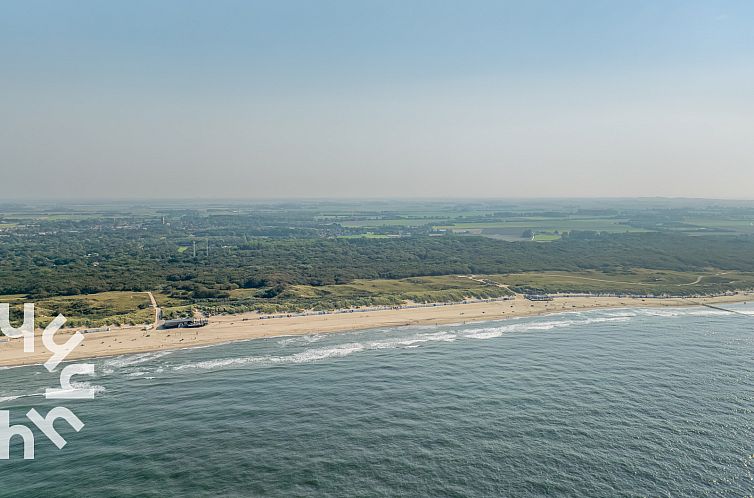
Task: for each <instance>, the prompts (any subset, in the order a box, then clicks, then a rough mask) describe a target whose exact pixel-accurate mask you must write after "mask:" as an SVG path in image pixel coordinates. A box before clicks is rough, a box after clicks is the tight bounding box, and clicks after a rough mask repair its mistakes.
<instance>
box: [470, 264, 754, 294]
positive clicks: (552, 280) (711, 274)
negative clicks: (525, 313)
mask: <svg viewBox="0 0 754 498" xmlns="http://www.w3.org/2000/svg"><path fill="white" fill-rule="evenodd" d="M485 278H488V279H490V280H493V281H496V282H500V283H502V284H505V285H508V286H510V287H511V288H514V289H518V290H520V291H525V290H527V289H529V290H536V291H542V292H591V293H601V292H626V293H631V294H672V295H692V294H707V293H716V292H723V291H725V290H732V289H754V274H753V273H743V272H719V271H705V272H699V273H690V272H674V271H657V270H645V269H634V270H626V271H624V272H620V273H618V272H612V273H606V272H599V271H582V272H576V273H574V272H531V273H516V274H511V275H487V276H485Z"/></svg>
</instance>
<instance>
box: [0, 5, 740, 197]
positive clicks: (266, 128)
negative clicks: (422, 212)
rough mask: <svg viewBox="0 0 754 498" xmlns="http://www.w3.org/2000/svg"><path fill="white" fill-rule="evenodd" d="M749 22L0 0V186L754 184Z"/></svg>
mask: <svg viewBox="0 0 754 498" xmlns="http://www.w3.org/2000/svg"><path fill="white" fill-rule="evenodd" d="M753 26H754V2H751V1H748V0H742V1H696V0H677V1H676V0H662V1H660V0H648V1H642V0H634V1H624V2H618V1H611V0H603V1H596V0H581V1H575V0H551V1H540V0H526V1H521V0H517V1H505V0H497V1H482V0H478V1H475V0H458V1H442V0H399V1H390V0H383V1H372V0H342V1H341V0H308V1H305V0H298V1H293V0H276V1H253V0H247V1H228V0H215V1H191V0H180V1H164V0H163V1H160V0H149V1H147V0H128V1H125V0H121V1H108V2H103V1H100V0H75V1H72V0H53V1H39V0H19V1H7V0H0V64H1V66H0V189H1V190H0V192H1V194H0V195H2V196H3V197H4V198H6V199H14V200H16V199H40V198H51V199H110V198H111V199H129V198H139V199H144V198H181V199H186V198H235V199H259V198H264V199H268V198H288V197H298V198H301V197H305V198H360V197H369V198H375V197H376V198H386V197H387V198H389V197H400V198H451V197H458V198H473V197H485V198H507V197H635V196H669V197H707V198H740V199H752V198H754V190H753V189H752V186H754V29H752V27H753Z"/></svg>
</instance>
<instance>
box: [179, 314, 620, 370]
mask: <svg viewBox="0 0 754 498" xmlns="http://www.w3.org/2000/svg"><path fill="white" fill-rule="evenodd" d="M627 320H630V317H627V316H614V317H594V318H583V319H570V318H569V319H565V320H550V321H544V322H529V323H520V322H519V323H515V324H510V325H500V326H496V327H486V328H482V329H472V330H456V331H441V332H434V333H415V334H413V335H410V336H408V337H395V338H389V339H379V340H374V341H366V342H351V343H347V344H340V345H335V346H328V347H320V348H310V349H305V350H304V351H301V352H299V353H294V354H290V355H281V356H273V355H265V356H246V357H239V358H218V359H213V360H206V361H199V362H195V363H185V364H182V365H176V366H174V367H173V369H174V370H186V369H200V370H209V369H217V368H226V367H233V366H240V365H254V364H256V365H277V364H286V363H290V364H298V363H310V362H314V361H320V360H326V359H330V358H341V357H344V356H348V355H351V354H353V353H358V352H362V351H371V350H380V349H397V348H416V347H418V346H420V345H422V344H425V343H432V342H454V341H457V340H459V339H492V338H495V337H500V336H501V335H503V334H504V333H508V332H519V331H527V330H551V329H553V328H556V327H571V326H575V325H587V324H590V323H604V322H623V321H627Z"/></svg>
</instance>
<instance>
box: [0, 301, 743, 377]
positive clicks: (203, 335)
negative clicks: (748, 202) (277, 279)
mask: <svg viewBox="0 0 754 498" xmlns="http://www.w3.org/2000/svg"><path fill="white" fill-rule="evenodd" d="M752 299H754V294H751V293H749V294H745V293H740V294H736V295H733V296H720V297H711V298H671V299H641V298H628V297H625V298H621V297H591V296H590V297H557V298H555V299H554V300H553V301H528V300H526V299H524V298H523V297H521V296H517V297H516V299H514V300H509V301H494V302H468V303H466V304H452V305H443V306H436V307H432V306H429V307H420V308H400V309H386V310H368V311H361V312H357V313H334V314H324V315H305V316H291V317H283V318H269V319H260V317H261V316H262V315H259V314H257V313H244V314H238V315H228V316H217V317H212V318H210V320H209V325H207V326H206V327H201V328H195V329H171V330H154V329H153V330H147V331H145V330H143V327H131V328H116V329H112V330H111V331H109V332H92V333H87V334H85V339H84V341H83V342H82V343H81V344H80V345H79V346H78V347H77V348H76V350H75V351H74V352H73V353H71V354H70V355H69V356H68V358H67V359H68V360H80V359H84V358H98V357H105V356H117V355H123V354H129V353H143V352H149V351H160V350H168V349H180V348H188V347H194V346H203V345H210V344H221V343H226V342H233V341H241V340H248V339H257V338H262V337H280V336H290V335H306V334H327V333H335V332H346V331H353V330H362V329H371V328H385V327H401V326H407V325H441V324H450V323H463V322H479V321H487V320H499V319H504V318H512V317H520V316H530V315H542V314H548V313H557V312H562V311H577V310H578V311H582V310H588V309H598V308H621V307H676V306H695V305H699V304H702V303H703V304H713V305H720V304H724V303H732V302H743V301H749V300H752ZM74 332H75V331H74V330H63V331H60V332H58V334H56V336H55V337H56V342H58V343H63V342H65V341H66V340H67V338H68V337H69V336H70V334H73V333H74ZM49 357H50V353H49V352H48V351H47V350H46V349H45V348H44V347H43V345H42V341H41V331H37V337H36V344H35V352H34V353H24V352H23V341H21V340H20V339H9V340H7V341H6V342H2V343H0V366H17V365H30V364H40V363H44V362H45V361H46V360H47V359H48V358H49Z"/></svg>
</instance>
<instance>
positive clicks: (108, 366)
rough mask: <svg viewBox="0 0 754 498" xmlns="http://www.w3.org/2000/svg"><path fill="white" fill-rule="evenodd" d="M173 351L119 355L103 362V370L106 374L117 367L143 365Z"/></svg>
mask: <svg viewBox="0 0 754 498" xmlns="http://www.w3.org/2000/svg"><path fill="white" fill-rule="evenodd" d="M171 353H172V351H156V352H153V353H140V354H134V355H127V356H118V357H116V358H111V359H108V360H105V361H104V362H102V371H103V372H104V373H106V374H111V373H113V372H114V371H115V369H116V368H123V367H130V366H134V365H141V364H142V363H147V362H150V361H153V360H156V359H158V358H162V357H163V356H167V355H169V354H171Z"/></svg>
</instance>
